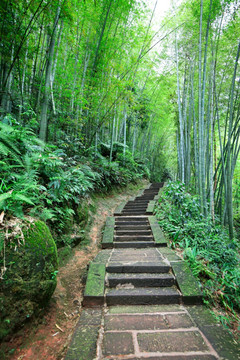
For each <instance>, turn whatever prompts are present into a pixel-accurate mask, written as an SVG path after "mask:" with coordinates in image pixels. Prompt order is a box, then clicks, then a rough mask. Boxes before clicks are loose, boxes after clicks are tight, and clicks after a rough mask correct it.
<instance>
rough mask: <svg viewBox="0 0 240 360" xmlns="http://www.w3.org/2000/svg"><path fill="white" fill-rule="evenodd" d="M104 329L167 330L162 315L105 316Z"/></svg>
mask: <svg viewBox="0 0 240 360" xmlns="http://www.w3.org/2000/svg"><path fill="white" fill-rule="evenodd" d="M104 323H105V325H104V328H105V330H106V331H111V330H121V331H122V330H164V329H165V330H167V329H168V325H167V323H166V321H165V320H164V316H163V315H136V314H135V315H131V314H128V315H119V316H115V315H106V316H105V319H104Z"/></svg>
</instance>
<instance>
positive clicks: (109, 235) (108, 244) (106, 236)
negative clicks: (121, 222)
mask: <svg viewBox="0 0 240 360" xmlns="http://www.w3.org/2000/svg"><path fill="white" fill-rule="evenodd" d="M113 240H114V225H109V226H105V228H104V232H103V239H102V247H103V248H105V249H107V248H112V247H113Z"/></svg>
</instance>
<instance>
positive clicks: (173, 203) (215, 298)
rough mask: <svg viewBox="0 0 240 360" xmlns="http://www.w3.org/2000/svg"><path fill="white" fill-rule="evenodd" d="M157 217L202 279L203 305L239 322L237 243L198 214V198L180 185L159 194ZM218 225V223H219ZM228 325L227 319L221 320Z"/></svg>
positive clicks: (172, 186)
mask: <svg viewBox="0 0 240 360" xmlns="http://www.w3.org/2000/svg"><path fill="white" fill-rule="evenodd" d="M156 216H157V218H158V220H159V224H160V226H161V227H162V228H163V229H164V231H165V232H166V234H167V235H168V236H169V238H170V239H171V245H172V247H173V248H179V249H181V250H182V252H183V256H184V258H185V259H186V260H187V261H188V263H189V265H190V267H191V268H192V271H193V274H194V275H195V276H196V277H197V278H198V279H199V280H201V283H202V289H203V294H204V295H205V302H208V303H209V302H210V304H214V306H217V307H219V305H220V306H223V307H224V308H225V310H226V311H227V312H228V313H229V312H230V314H232V318H233V319H234V320H235V321H236V320H238V316H237V313H236V312H235V311H237V312H239V310H240V308H239V304H240V256H239V242H237V241H236V240H232V241H230V240H229V234H228V232H227V230H226V229H225V228H223V227H222V226H221V225H217V224H216V223H215V224H214V223H213V222H212V220H211V217H210V216H209V217H208V218H205V217H204V215H203V214H202V213H201V203H200V201H199V197H198V196H192V195H190V194H189V193H188V192H187V191H186V189H185V187H184V184H183V183H181V182H170V183H169V184H168V185H167V186H166V187H165V188H164V189H163V191H162V194H161V197H160V200H159V204H158V206H157V208H156ZM218 223H219V222H218ZM221 320H223V322H224V323H227V324H228V321H229V319H228V318H227V317H225V316H222V317H221Z"/></svg>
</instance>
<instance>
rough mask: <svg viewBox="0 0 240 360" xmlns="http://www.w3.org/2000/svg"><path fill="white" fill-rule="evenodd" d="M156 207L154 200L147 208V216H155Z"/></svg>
mask: <svg viewBox="0 0 240 360" xmlns="http://www.w3.org/2000/svg"><path fill="white" fill-rule="evenodd" d="M154 206H155V201H154V200H150V201H149V203H148V207H147V210H146V214H153V211H154Z"/></svg>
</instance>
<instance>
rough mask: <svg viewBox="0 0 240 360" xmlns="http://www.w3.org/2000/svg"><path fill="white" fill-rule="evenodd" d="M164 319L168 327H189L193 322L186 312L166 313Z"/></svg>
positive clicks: (192, 325)
mask: <svg viewBox="0 0 240 360" xmlns="http://www.w3.org/2000/svg"><path fill="white" fill-rule="evenodd" d="M165 320H166V322H167V324H168V327H169V329H179V328H183V329H184V328H190V327H194V326H195V324H194V323H193V322H192V320H191V318H190V317H189V316H188V315H187V314H166V315H165Z"/></svg>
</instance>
